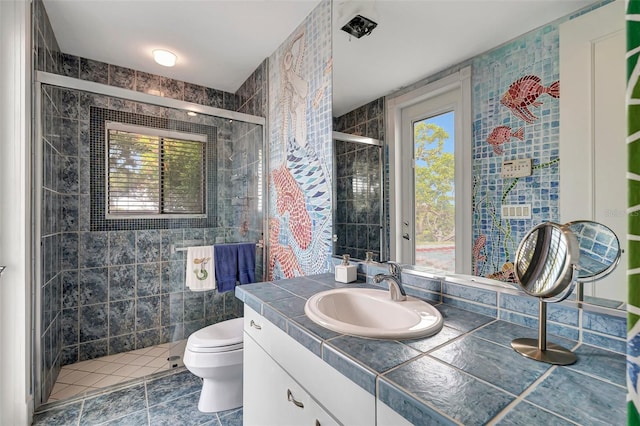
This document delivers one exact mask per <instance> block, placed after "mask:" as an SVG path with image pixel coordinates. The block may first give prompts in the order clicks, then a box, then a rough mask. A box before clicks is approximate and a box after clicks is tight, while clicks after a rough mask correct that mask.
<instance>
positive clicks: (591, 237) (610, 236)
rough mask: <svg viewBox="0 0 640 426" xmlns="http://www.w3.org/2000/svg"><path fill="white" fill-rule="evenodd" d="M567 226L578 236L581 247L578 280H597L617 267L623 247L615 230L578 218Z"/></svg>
mask: <svg viewBox="0 0 640 426" xmlns="http://www.w3.org/2000/svg"><path fill="white" fill-rule="evenodd" d="M566 226H568V227H569V229H570V230H571V232H573V234H574V235H575V236H576V239H577V240H578V246H579V248H580V260H579V262H578V271H577V277H576V280H578V281H580V282H588V281H597V280H599V279H602V278H604V277H606V276H607V275H609V274H610V273H611V272H613V270H614V269H616V266H618V262H620V256H621V254H622V249H621V247H620V240H618V236H617V235H616V234H615V232H613V231H612V230H611V229H609V227H607V226H605V225H603V224H601V223H598V222H593V221H591V220H576V221H574V222H569V223H567V224H566Z"/></svg>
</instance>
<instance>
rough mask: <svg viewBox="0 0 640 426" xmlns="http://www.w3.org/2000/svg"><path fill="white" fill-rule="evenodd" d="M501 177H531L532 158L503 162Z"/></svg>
mask: <svg viewBox="0 0 640 426" xmlns="http://www.w3.org/2000/svg"><path fill="white" fill-rule="evenodd" d="M500 176H501V177H503V178H517V177H525V176H531V158H521V159H517V160H508V161H503V162H502V169H500Z"/></svg>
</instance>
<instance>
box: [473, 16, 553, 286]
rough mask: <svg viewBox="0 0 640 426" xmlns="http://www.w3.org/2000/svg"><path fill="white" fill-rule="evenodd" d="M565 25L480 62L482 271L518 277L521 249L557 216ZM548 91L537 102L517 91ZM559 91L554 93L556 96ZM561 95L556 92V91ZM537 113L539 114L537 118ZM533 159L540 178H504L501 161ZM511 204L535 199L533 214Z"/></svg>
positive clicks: (477, 194)
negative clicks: (516, 216) (521, 98)
mask: <svg viewBox="0 0 640 426" xmlns="http://www.w3.org/2000/svg"><path fill="white" fill-rule="evenodd" d="M558 58H559V32H558V25H557V24H554V25H548V26H545V27H543V28H541V29H539V30H537V31H534V32H531V33H528V34H525V35H524V36H522V37H519V38H518V39H517V40H514V41H513V42H511V43H508V44H506V45H504V46H502V47H500V48H498V49H495V50H493V51H491V52H489V53H487V54H485V55H482V56H480V57H478V58H476V59H474V60H473V65H472V87H473V232H474V233H473V241H474V244H475V245H474V250H473V256H474V259H473V265H474V270H473V272H474V274H476V275H483V276H494V277H498V278H502V279H510V278H512V277H511V276H510V273H511V272H512V270H513V265H512V263H511V262H513V261H514V257H515V251H516V250H517V248H518V244H519V242H520V240H521V239H522V238H523V237H524V236H525V234H526V233H527V232H528V231H529V230H530V229H531V227H532V226H534V225H536V224H538V223H540V222H543V221H547V220H550V221H557V220H558V219H559V209H558V181H559V178H560V176H559V173H558V161H559V157H558V151H559V148H558V138H559V132H560V121H559V120H560V107H559V99H558V97H557V96H559V95H558V94H557V92H556V91H555V90H554V89H555V87H556V86H555V85H554V84H555V82H557V81H558V80H559V60H558ZM527 90H530V91H532V93H533V91H536V93H539V92H541V93H542V94H540V95H539V96H536V98H537V99H536V100H537V101H538V102H540V103H541V105H540V106H539V107H534V105H531V104H528V105H522V104H519V105H514V104H513V102H511V101H510V96H511V95H510V94H509V93H511V94H515V95H514V96H517V94H518V93H522V92H524V91H527ZM550 93H551V95H550ZM552 95H553V96H552ZM534 116H535V117H534ZM516 158H531V159H532V161H533V167H532V168H533V175H532V176H529V177H525V178H513V179H507V178H505V179H503V178H501V177H500V169H501V163H502V162H503V161H507V160H512V159H516ZM503 204H531V212H532V214H531V219H524V220H512V219H503V218H502V217H501V213H500V209H501V206H502V205H503Z"/></svg>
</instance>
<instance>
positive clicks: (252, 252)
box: [238, 243, 256, 284]
mask: <svg viewBox="0 0 640 426" xmlns="http://www.w3.org/2000/svg"><path fill="white" fill-rule="evenodd" d="M238 281H240V284H251V283H255V282H256V243H246V244H238Z"/></svg>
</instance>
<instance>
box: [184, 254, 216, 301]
mask: <svg viewBox="0 0 640 426" xmlns="http://www.w3.org/2000/svg"><path fill="white" fill-rule="evenodd" d="M213 256H214V255H213V247H211V246H202V247H189V248H187V279H186V283H187V287H189V289H190V290H191V291H206V290H213V289H215V288H216V280H215V275H214V273H213V272H214V264H215V262H214V261H213Z"/></svg>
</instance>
